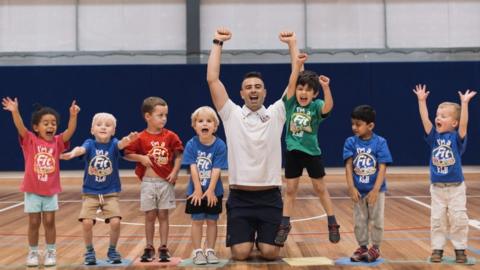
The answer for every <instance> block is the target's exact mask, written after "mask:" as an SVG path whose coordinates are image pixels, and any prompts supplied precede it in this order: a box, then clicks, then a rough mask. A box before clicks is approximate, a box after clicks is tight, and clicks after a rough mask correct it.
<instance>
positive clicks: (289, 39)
mask: <svg viewBox="0 0 480 270" xmlns="http://www.w3.org/2000/svg"><path fill="white" fill-rule="evenodd" d="M278 38H279V39H280V41H281V42H283V43H287V45H288V51H289V52H290V63H291V65H292V70H293V68H294V66H295V61H296V59H297V55H298V54H299V53H300V52H299V51H298V47H297V36H296V35H295V32H291V31H285V32H280V34H279V35H278ZM303 69H304V67H303V65H302V66H301V67H300V71H302V70H303Z"/></svg>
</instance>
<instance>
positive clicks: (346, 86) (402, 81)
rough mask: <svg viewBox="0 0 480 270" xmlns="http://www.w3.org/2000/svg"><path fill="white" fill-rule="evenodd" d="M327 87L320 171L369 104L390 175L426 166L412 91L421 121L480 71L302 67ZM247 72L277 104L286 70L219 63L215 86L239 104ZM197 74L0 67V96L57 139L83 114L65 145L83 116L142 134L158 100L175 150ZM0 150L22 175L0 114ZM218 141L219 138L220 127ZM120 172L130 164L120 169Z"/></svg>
mask: <svg viewBox="0 0 480 270" xmlns="http://www.w3.org/2000/svg"><path fill="white" fill-rule="evenodd" d="M306 68H307V69H312V70H315V71H317V72H320V73H322V74H325V75H327V76H330V78H331V88H332V91H333V97H334V102H335V105H334V109H333V112H332V115H331V117H330V118H329V119H327V120H326V121H325V122H324V123H323V124H322V125H321V126H320V130H319V141H320V146H321V148H322V150H323V152H324V160H325V163H326V165H327V166H342V165H343V161H342V147H343V143H344V140H345V139H346V138H347V137H348V136H351V135H352V133H351V127H350V112H351V110H352V109H353V107H354V106H356V105H360V104H371V105H373V106H374V107H375V108H376V110H377V123H376V128H375V132H376V133H378V134H379V135H381V136H384V137H385V138H387V140H388V143H389V146H390V150H391V152H392V155H393V159H394V164H393V165H395V166H411V165H415V166H423V165H427V164H428V163H427V161H428V147H427V145H426V143H425V142H424V140H423V128H422V125H421V122H420V117H419V114H418V105H417V100H416V96H415V95H414V94H413V93H412V89H413V87H414V85H415V84H416V83H425V84H427V86H428V89H429V90H430V91H431V93H430V96H429V99H428V107H429V112H430V116H431V117H433V116H434V115H435V110H436V106H437V105H438V103H440V102H442V101H445V100H449V101H456V102H458V100H459V98H458V94H457V91H458V90H462V91H464V90H465V89H468V88H469V89H475V90H480V62H422V63H341V64H332V63H325V64H309V65H307V66H306ZM251 70H257V71H260V72H262V74H263V75H264V78H265V83H266V87H267V91H268V92H267V99H266V102H265V104H271V103H272V102H274V101H275V100H276V99H278V98H279V97H280V95H281V93H282V92H283V90H284V89H285V86H286V83H287V79H288V76H289V72H290V65H288V64H255V65H252V64H250V65H247V64H245V65H244V64H224V65H223V66H222V70H221V79H222V81H223V82H224V84H225V86H226V87H227V89H229V95H230V97H231V98H232V99H233V100H234V101H235V102H236V103H241V99H240V95H239V89H240V84H241V78H242V75H243V74H244V73H245V72H247V71H251ZM205 77H206V65H122V66H115V65H110V66H28V67H18V66H17V67H0V82H1V85H2V86H1V87H0V96H2V97H5V96H10V97H18V99H19V103H20V111H21V114H22V116H23V119H24V121H25V123H26V125H28V126H29V123H30V114H31V112H32V108H33V107H32V105H33V104H34V103H41V104H43V105H49V106H51V107H53V108H55V109H57V110H58V111H59V112H60V114H61V116H62V119H61V125H60V128H59V131H62V130H64V129H65V128H66V124H67V121H68V107H69V106H70V104H71V102H72V100H73V99H75V100H77V102H78V104H79V105H80V106H81V108H82V111H81V112H80V115H79V122H78V128H77V132H76V133H75V135H74V137H73V139H72V146H76V145H79V144H81V143H82V142H83V141H84V140H85V139H86V138H88V137H89V136H90V133H89V130H90V126H91V119H92V116H93V115H94V114H95V113H96V112H110V113H113V114H114V115H115V116H116V117H117V119H118V124H117V135H118V136H124V135H125V134H127V133H128V132H130V131H134V130H137V131H140V130H142V129H143V128H145V122H144V121H143V119H142V116H141V113H140V105H141V102H142V100H143V99H144V98H145V97H147V96H152V95H156V96H160V97H163V98H164V99H165V100H166V101H167V102H168V104H169V120H168V123H167V128H169V129H171V130H173V131H175V132H177V134H179V136H180V138H181V139H182V141H183V142H184V143H186V142H187V141H188V139H189V138H191V137H192V136H193V135H194V131H193V129H192V128H191V127H190V124H191V122H190V114H191V113H192V112H193V110H194V109H196V108H197V107H199V106H202V105H210V106H212V103H211V99H210V94H209V90H208V86H207V83H206V80H205ZM479 104H480V96H476V97H475V98H474V99H473V100H472V102H471V105H470V119H469V127H468V145H467V151H466V152H465V154H464V155H463V164H465V165H475V164H479V160H478V157H477V156H475V153H476V152H477V151H478V150H479V149H480V125H479V122H480V106H479ZM0 123H1V125H0V128H1V130H3V131H4V132H3V134H2V139H3V151H2V155H0V170H1V171H14V170H23V157H22V154H21V149H20V146H19V144H18V140H17V132H16V129H15V127H14V125H13V122H12V119H11V114H10V112H7V111H3V112H2V113H1V114H0ZM219 136H220V137H221V138H224V133H223V127H221V128H220V132H219ZM61 166H62V169H68V170H69V169H82V168H83V162H82V161H81V160H78V159H77V160H73V161H67V162H65V161H62V164H61ZM121 167H122V168H132V167H133V166H132V164H131V163H129V162H126V161H122V163H121Z"/></svg>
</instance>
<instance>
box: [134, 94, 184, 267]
mask: <svg viewBox="0 0 480 270" xmlns="http://www.w3.org/2000/svg"><path fill="white" fill-rule="evenodd" d="M142 114H143V117H144V118H145V121H146V122H147V128H146V129H145V130H144V131H142V132H140V134H139V136H138V139H137V140H136V141H135V142H133V143H131V144H130V145H129V146H128V147H127V148H126V149H125V158H126V159H128V160H132V161H136V162H137V166H136V168H135V174H136V175H137V176H138V178H140V179H141V180H142V185H141V192H140V210H141V211H144V212H145V235H146V239H147V244H146V247H145V250H144V253H143V255H142V257H141V261H142V262H151V261H153V260H154V259H155V248H154V246H153V238H154V234H155V220H156V219H158V222H159V224H160V242H161V245H160V247H159V249H158V253H159V255H158V256H159V259H160V261H161V262H166V261H169V259H170V254H169V252H168V248H167V238H168V209H172V208H175V192H174V190H173V187H174V184H175V181H176V180H177V175H178V171H179V170H180V165H181V161H182V152H183V145H182V142H181V141H180V139H179V138H178V136H177V134H175V133H174V132H172V131H170V130H168V129H166V128H164V126H165V124H166V123H167V115H168V106H167V103H166V102H165V101H164V100H163V99H161V98H159V97H148V98H146V99H145V100H144V101H143V104H142Z"/></svg>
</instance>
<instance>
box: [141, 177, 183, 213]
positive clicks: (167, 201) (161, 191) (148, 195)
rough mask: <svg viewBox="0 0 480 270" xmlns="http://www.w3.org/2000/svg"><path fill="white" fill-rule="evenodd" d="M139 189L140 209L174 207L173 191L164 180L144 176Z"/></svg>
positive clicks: (171, 186)
mask: <svg viewBox="0 0 480 270" xmlns="http://www.w3.org/2000/svg"><path fill="white" fill-rule="evenodd" d="M140 189H141V191H140V210H141V211H144V212H146V211H150V210H154V209H173V208H175V191H174V190H173V185H172V184H170V183H169V182H167V181H166V180H163V179H161V178H152V177H144V178H143V180H142V185H141V186H140Z"/></svg>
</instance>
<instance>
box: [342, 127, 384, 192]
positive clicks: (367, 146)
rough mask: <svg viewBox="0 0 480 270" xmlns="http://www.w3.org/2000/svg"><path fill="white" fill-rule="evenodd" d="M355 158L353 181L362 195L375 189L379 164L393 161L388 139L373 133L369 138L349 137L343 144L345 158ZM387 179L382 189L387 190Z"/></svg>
mask: <svg viewBox="0 0 480 270" xmlns="http://www.w3.org/2000/svg"><path fill="white" fill-rule="evenodd" d="M349 158H352V159H353V182H354V184H355V188H356V189H357V190H358V192H360V194H361V195H362V197H364V196H366V195H367V194H368V192H370V191H371V190H372V189H373V186H374V185H375V182H376V180H377V175H378V168H379V164H382V163H383V164H390V163H392V155H391V154H390V150H389V149H388V145H387V140H385V139H384V138H383V137H380V136H378V135H377V134H375V133H373V134H372V137H371V138H370V139H369V140H366V141H365V140H362V139H360V138H359V137H357V136H352V137H349V138H347V139H346V140H345V145H344V146H343V160H344V161H345V160H347V159H349ZM386 181H387V180H386V179H384V180H383V184H382V186H381V187H380V191H382V192H384V191H386V190H387V184H386Z"/></svg>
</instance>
